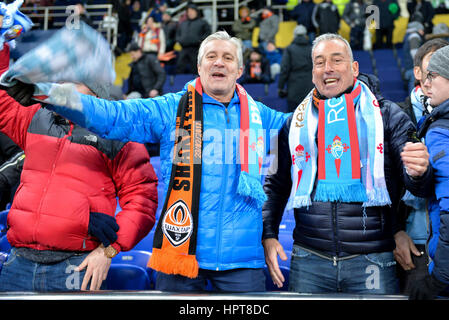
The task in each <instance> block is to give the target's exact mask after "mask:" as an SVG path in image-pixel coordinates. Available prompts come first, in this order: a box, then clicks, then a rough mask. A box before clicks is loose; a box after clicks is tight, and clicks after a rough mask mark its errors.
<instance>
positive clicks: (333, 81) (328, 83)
mask: <svg viewBox="0 0 449 320" xmlns="http://www.w3.org/2000/svg"><path fill="white" fill-rule="evenodd" d="M337 82H338V79H335V78H329V79H324V84H325V85H333V84H335V83H337Z"/></svg>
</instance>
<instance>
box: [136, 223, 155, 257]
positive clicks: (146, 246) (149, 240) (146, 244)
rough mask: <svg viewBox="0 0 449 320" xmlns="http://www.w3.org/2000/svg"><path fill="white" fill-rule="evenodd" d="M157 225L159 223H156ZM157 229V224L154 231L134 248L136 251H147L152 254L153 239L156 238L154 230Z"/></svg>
mask: <svg viewBox="0 0 449 320" xmlns="http://www.w3.org/2000/svg"><path fill="white" fill-rule="evenodd" d="M156 223H157V221H156ZM155 228H156V224H155V226H154V227H153V229H151V231H150V232H149V233H148V235H147V236H146V237H145V238H143V239H142V240H140V242H139V243H138V244H137V245H136V246H135V247H134V250H143V251H147V252H152V251H153V237H154V230H155Z"/></svg>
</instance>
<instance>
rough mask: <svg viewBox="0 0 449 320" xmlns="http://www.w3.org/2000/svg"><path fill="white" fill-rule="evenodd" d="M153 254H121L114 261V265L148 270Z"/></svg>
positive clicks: (131, 252)
mask: <svg viewBox="0 0 449 320" xmlns="http://www.w3.org/2000/svg"><path fill="white" fill-rule="evenodd" d="M150 257H151V252H148V251H143V250H130V251H126V252H120V253H119V254H118V255H117V256H115V257H114V258H113V259H112V263H119V264H132V265H135V266H139V267H141V268H146V267H147V265H148V260H150Z"/></svg>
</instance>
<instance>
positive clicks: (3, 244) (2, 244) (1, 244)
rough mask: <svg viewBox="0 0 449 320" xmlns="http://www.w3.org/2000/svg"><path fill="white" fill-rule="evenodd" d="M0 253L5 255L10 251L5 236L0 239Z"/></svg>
mask: <svg viewBox="0 0 449 320" xmlns="http://www.w3.org/2000/svg"><path fill="white" fill-rule="evenodd" d="M0 251H1V252H6V253H9V252H10V251H11V245H10V244H9V242H8V239H7V238H6V235H4V236H2V237H1V238H0Z"/></svg>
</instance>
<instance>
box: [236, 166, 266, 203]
mask: <svg viewBox="0 0 449 320" xmlns="http://www.w3.org/2000/svg"><path fill="white" fill-rule="evenodd" d="M237 193H238V194H240V195H242V196H246V197H251V198H253V199H254V200H255V201H256V203H257V207H258V208H262V206H263V204H264V202H265V201H266V200H267V195H266V194H265V191H263V188H262V183H261V182H260V181H259V179H257V178H255V177H253V176H251V175H250V174H249V173H248V172H246V171H242V172H240V177H239V184H238V186H237Z"/></svg>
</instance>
